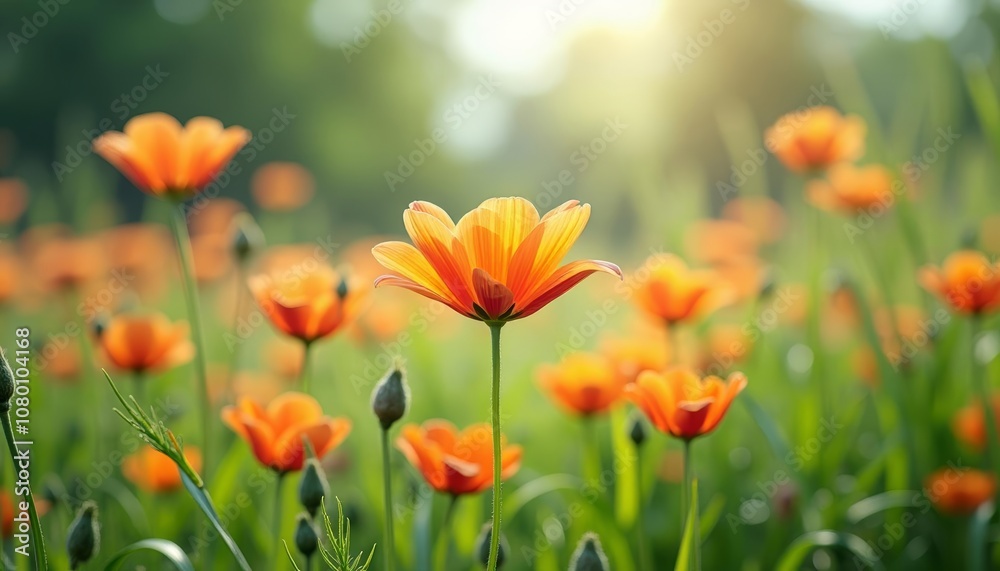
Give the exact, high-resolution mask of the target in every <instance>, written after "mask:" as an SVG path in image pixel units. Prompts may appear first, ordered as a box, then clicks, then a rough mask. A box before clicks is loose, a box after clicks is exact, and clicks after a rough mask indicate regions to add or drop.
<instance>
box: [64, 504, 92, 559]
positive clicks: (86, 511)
mask: <svg viewBox="0 0 1000 571" xmlns="http://www.w3.org/2000/svg"><path fill="white" fill-rule="evenodd" d="M100 549H101V525H100V524H99V523H98V521H97V504H96V503H94V502H93V501H86V502H83V505H82V506H80V511H78V512H77V514H76V519H74V520H73V523H71V524H70V525H69V531H68V532H67V534H66V553H67V554H68V555H69V568H70V569H76V568H78V567H79V566H80V565H82V564H84V563H86V562H87V561H90V559H91V558H92V557H93V556H95V555H97V552H98V551H100Z"/></svg>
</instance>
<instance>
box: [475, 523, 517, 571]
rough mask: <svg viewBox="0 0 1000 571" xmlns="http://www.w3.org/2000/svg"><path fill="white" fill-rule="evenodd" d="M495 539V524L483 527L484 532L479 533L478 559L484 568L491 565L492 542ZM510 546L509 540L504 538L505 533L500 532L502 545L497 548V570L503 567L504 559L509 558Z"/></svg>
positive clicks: (487, 524)
mask: <svg viewBox="0 0 1000 571" xmlns="http://www.w3.org/2000/svg"><path fill="white" fill-rule="evenodd" d="M492 538H493V524H491V523H486V524H484V525H483V530H482V531H480V532H479V537H477V538H476V550H475V553H476V559H477V560H478V561H479V564H480V565H482V566H483V567H484V568H485V567H487V566H488V565H489V564H490V541H491V540H492ZM509 549H510V546H508V545H507V538H506V537H504V535H503V532H500V545H499V547H498V548H497V569H500V568H501V567H503V563H504V559H506V557H507V551H508V550H509Z"/></svg>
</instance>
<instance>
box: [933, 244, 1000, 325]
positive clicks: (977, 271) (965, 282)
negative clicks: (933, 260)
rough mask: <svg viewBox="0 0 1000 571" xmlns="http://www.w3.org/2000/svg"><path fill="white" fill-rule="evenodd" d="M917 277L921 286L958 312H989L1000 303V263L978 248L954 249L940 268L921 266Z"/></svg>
mask: <svg viewBox="0 0 1000 571" xmlns="http://www.w3.org/2000/svg"><path fill="white" fill-rule="evenodd" d="M917 279H918V280H919V281H920V285H922V286H923V287H924V289H926V290H927V291H929V292H931V293H933V294H934V295H936V296H938V297H939V298H940V299H941V301H943V302H945V303H946V304H948V305H949V306H951V308H952V309H953V310H954V311H957V312H959V313H966V314H980V313H986V312H992V311H995V310H996V308H997V306H998V305H1000V266H998V265H997V264H992V263H990V261H989V260H987V259H986V256H984V255H982V254H980V253H979V252H975V251H972V250H961V251H958V252H955V253H954V254H951V255H950V256H948V257H947V258H946V259H945V261H944V264H943V265H942V267H941V268H937V267H935V266H924V267H923V268H921V269H920V272H919V273H918V274H917Z"/></svg>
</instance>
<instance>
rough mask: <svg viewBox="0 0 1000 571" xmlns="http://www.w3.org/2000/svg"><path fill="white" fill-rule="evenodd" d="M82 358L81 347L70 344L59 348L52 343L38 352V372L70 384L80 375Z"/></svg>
mask: <svg viewBox="0 0 1000 571" xmlns="http://www.w3.org/2000/svg"><path fill="white" fill-rule="evenodd" d="M81 361H82V356H81V355H80V348H79V345H78V344H76V343H70V344H68V345H66V346H62V347H61V346H59V344H58V343H56V342H54V341H50V342H48V343H46V344H45V345H44V346H42V350H41V351H39V352H38V361H37V362H38V370H40V371H43V372H44V373H45V374H46V376H48V377H50V378H52V379H53V380H56V381H60V382H63V383H70V382H73V381H75V380H77V378H78V377H79V375H80V370H81V368H82V367H81Z"/></svg>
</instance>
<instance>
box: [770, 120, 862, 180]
mask: <svg viewBox="0 0 1000 571" xmlns="http://www.w3.org/2000/svg"><path fill="white" fill-rule="evenodd" d="M864 138H865V123H864V121H863V120H862V119H861V118H860V117H857V116H854V115H851V116H848V117H845V116H843V115H841V114H840V112H839V111H837V110H836V109H834V108H832V107H826V106H819V107H810V108H808V109H804V110H801V111H797V112H794V113H789V114H787V115H784V116H783V117H781V118H779V119H778V121H777V122H775V124H774V125H773V126H772V127H771V128H770V129H768V130H767V132H766V133H765V134H764V143H765V145H766V146H767V148H768V150H770V151H771V152H772V153H774V154H775V156H777V157H778V159H779V160H780V161H781V162H782V163H784V164H785V166H786V167H788V168H789V169H790V170H792V171H795V172H805V171H811V170H816V169H824V168H827V167H829V166H831V165H834V164H836V163H840V162H850V161H853V160H856V159H858V158H859V157H860V156H861V155H862V153H864V147H865V139H864Z"/></svg>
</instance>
